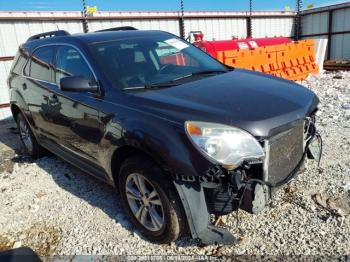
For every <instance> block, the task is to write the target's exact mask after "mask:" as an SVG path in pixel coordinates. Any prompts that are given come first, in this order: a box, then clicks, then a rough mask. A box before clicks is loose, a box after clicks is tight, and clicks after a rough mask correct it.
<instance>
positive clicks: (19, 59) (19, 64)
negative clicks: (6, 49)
mask: <svg viewBox="0 0 350 262" xmlns="http://www.w3.org/2000/svg"><path fill="white" fill-rule="evenodd" d="M27 59H28V55H27V54H26V53H25V52H24V50H23V49H20V50H19V52H18V53H17V55H16V57H15V59H14V62H13V64H12V68H11V71H12V72H14V73H16V74H18V75H21V74H22V72H21V70H22V68H23V66H24V64H25V62H26V61H27Z"/></svg>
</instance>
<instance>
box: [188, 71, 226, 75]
mask: <svg viewBox="0 0 350 262" xmlns="http://www.w3.org/2000/svg"><path fill="white" fill-rule="evenodd" d="M227 72H229V71H228V70H204V71H198V72H193V73H192V74H191V75H192V76H198V75H210V74H223V73H227Z"/></svg>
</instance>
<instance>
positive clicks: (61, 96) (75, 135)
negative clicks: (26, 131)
mask: <svg viewBox="0 0 350 262" xmlns="http://www.w3.org/2000/svg"><path fill="white" fill-rule="evenodd" d="M55 60H56V61H55V65H54V73H55V82H56V86H55V87H54V88H52V90H51V92H52V94H51V96H50V97H51V101H50V110H49V114H50V119H51V121H52V126H53V127H54V129H55V134H56V137H57V140H56V143H58V144H59V145H61V146H63V147H64V148H65V149H67V150H69V151H72V152H74V153H75V154H77V155H79V156H80V157H82V158H84V159H86V160H89V161H91V162H94V163H95V164H97V165H99V160H98V155H99V154H98V148H99V144H100V140H101V139H102V135H103V133H102V131H101V126H100V121H99V112H98V109H97V108H98V106H99V104H100V103H101V100H100V99H99V98H97V97H96V96H95V95H94V94H92V93H89V92H67V91H62V90H61V89H60V79H61V78H63V77H67V76H83V77H85V78H87V79H89V80H93V81H95V80H96V79H95V77H94V74H93V73H92V70H91V69H90V67H89V66H88V64H87V61H86V60H85V58H84V56H83V55H82V53H81V52H80V51H79V50H78V49H77V48H75V47H72V46H68V45H59V46H57V53H56V59H55Z"/></svg>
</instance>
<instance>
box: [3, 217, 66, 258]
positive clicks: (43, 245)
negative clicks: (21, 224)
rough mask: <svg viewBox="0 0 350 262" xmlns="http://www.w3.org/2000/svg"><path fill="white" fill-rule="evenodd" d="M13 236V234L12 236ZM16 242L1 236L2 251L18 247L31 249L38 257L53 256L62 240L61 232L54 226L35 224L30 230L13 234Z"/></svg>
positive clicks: (8, 237)
mask: <svg viewBox="0 0 350 262" xmlns="http://www.w3.org/2000/svg"><path fill="white" fill-rule="evenodd" d="M11 236H12V234H11ZM14 237H15V239H16V240H15V241H11V240H10V239H11V238H10V235H9V236H4V235H3V236H0V251H5V250H9V249H12V248H18V247H22V246H25V247H29V248H31V249H32V250H33V251H34V252H35V253H36V254H37V255H38V256H44V257H47V256H51V255H52V254H54V252H55V250H56V249H57V246H58V244H59V242H60V240H61V231H60V229H58V228H55V227H53V226H48V225H43V224H34V225H32V226H31V227H30V228H28V229H25V230H23V231H20V232H16V233H14V234H13V236H12V238H14Z"/></svg>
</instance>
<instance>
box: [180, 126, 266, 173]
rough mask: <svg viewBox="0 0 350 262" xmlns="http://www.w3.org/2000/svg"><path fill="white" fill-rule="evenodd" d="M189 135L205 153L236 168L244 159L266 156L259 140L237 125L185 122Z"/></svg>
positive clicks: (223, 163)
mask: <svg viewBox="0 0 350 262" xmlns="http://www.w3.org/2000/svg"><path fill="white" fill-rule="evenodd" d="M185 128H186V132H187V135H188V136H189V138H190V139H191V141H192V142H193V143H194V144H195V145H196V146H197V147H198V148H199V150H200V151H201V152H203V153H204V154H205V155H207V156H209V157H211V158H212V159H214V160H216V161H217V162H219V163H221V164H222V165H224V166H229V167H231V168H236V167H237V166H239V165H240V164H241V163H242V162H243V161H244V160H257V159H261V158H263V157H264V156H265V153H264V150H263V149H262V147H261V145H260V144H259V143H258V141H257V140H256V139H255V138H254V137H253V136H252V135H250V134H249V133H247V132H246V131H244V130H241V129H239V128H236V127H232V126H226V125H221V124H215V123H206V122H191V121H187V122H186V123H185Z"/></svg>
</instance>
